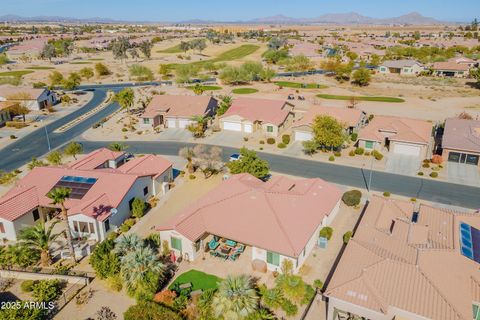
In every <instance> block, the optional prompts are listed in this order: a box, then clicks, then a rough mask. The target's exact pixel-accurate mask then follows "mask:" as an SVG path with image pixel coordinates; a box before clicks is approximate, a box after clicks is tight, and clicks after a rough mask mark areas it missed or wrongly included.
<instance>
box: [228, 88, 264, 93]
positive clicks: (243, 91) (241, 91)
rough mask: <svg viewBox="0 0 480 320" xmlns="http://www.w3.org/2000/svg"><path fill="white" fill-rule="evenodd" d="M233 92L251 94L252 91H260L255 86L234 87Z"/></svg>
mask: <svg viewBox="0 0 480 320" xmlns="http://www.w3.org/2000/svg"><path fill="white" fill-rule="evenodd" d="M232 92H233V93H236V94H251V93H255V92H258V90H257V89H255V88H237V89H233V90H232Z"/></svg>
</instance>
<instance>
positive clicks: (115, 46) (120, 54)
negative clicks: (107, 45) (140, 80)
mask: <svg viewBox="0 0 480 320" xmlns="http://www.w3.org/2000/svg"><path fill="white" fill-rule="evenodd" d="M111 46H112V53H113V57H114V58H115V59H120V60H122V61H123V60H124V59H127V58H128V56H127V51H128V49H129V48H130V43H129V42H128V39H127V38H126V37H118V38H117V39H115V40H114V41H112V44H111Z"/></svg>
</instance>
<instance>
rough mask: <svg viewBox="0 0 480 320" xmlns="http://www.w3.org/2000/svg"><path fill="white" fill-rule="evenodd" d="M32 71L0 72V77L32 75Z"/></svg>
mask: <svg viewBox="0 0 480 320" xmlns="http://www.w3.org/2000/svg"><path fill="white" fill-rule="evenodd" d="M33 72H34V71H32V70H18V71H6V72H0V77H22V76H24V75H26V74H29V73H33Z"/></svg>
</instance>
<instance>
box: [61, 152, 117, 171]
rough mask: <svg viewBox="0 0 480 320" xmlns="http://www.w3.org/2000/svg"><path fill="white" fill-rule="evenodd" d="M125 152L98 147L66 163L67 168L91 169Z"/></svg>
mask: <svg viewBox="0 0 480 320" xmlns="http://www.w3.org/2000/svg"><path fill="white" fill-rule="evenodd" d="M124 154H125V152H124V151H112V150H110V149H107V148H100V149H97V150H95V151H92V152H90V153H89V154H87V155H86V156H84V157H82V158H80V159H78V160H75V161H73V162H70V163H69V164H67V166H68V167H69V168H72V169H78V170H93V169H97V168H98V167H99V166H101V165H103V164H104V163H105V162H107V161H109V160H116V159H118V158H120V157H121V156H123V155H124Z"/></svg>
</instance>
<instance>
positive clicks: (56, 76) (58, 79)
mask: <svg viewBox="0 0 480 320" xmlns="http://www.w3.org/2000/svg"><path fill="white" fill-rule="evenodd" d="M48 79H50V85H51V86H52V87H55V86H59V85H61V84H62V83H63V81H64V78H63V74H61V73H60V72H58V71H53V72H52V73H50V75H49V76H48Z"/></svg>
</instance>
